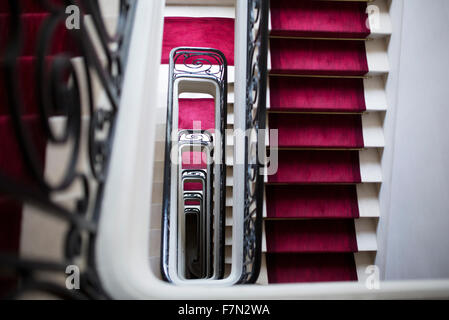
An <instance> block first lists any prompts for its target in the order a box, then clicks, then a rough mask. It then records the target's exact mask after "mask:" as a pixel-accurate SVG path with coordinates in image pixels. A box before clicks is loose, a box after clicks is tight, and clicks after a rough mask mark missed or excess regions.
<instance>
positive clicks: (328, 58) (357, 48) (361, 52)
mask: <svg viewBox="0 0 449 320" xmlns="http://www.w3.org/2000/svg"><path fill="white" fill-rule="evenodd" d="M270 49H271V51H270V54H271V68H270V69H271V73H272V74H288V75H320V76H365V75H366V74H367V73H368V72H369V68H368V61H367V55H366V47H365V42H363V41H335V40H314V39H271V40H270Z"/></svg>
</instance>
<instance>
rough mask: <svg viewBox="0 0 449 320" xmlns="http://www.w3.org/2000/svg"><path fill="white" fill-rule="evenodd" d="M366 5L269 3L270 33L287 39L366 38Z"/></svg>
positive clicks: (295, 0) (295, 1) (282, 0)
mask: <svg viewBox="0 0 449 320" xmlns="http://www.w3.org/2000/svg"><path fill="white" fill-rule="evenodd" d="M367 18H368V16H367V14H366V4H365V3H361V2H338V1H321V2H320V3H315V2H314V1H313V0H302V1H298V0H276V1H273V2H272V3H271V25H272V31H271V34H272V35H274V36H289V37H319V38H366V37H367V36H368V35H369V34H370V30H369V29H368V28H367V25H366V21H367Z"/></svg>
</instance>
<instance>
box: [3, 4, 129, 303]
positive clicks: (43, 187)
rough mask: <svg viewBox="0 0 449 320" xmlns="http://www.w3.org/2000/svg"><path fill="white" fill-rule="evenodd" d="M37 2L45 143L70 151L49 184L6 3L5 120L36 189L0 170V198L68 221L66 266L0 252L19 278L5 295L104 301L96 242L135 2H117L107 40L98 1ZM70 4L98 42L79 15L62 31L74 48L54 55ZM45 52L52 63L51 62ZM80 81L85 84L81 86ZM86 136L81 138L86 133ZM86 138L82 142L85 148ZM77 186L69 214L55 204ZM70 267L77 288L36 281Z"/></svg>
mask: <svg viewBox="0 0 449 320" xmlns="http://www.w3.org/2000/svg"><path fill="white" fill-rule="evenodd" d="M34 2H36V3H37V4H39V5H40V6H41V7H42V9H43V11H46V12H48V15H46V16H45V19H44V21H43V23H42V25H41V26H40V29H39V33H38V39H37V41H36V43H37V45H36V48H34V49H35V50H34V59H35V68H36V76H35V80H34V85H35V88H34V90H35V92H36V93H37V104H38V118H39V121H40V126H41V128H42V132H43V134H44V135H45V139H46V141H48V143H50V144H53V145H56V146H70V148H71V151H70V157H69V159H68V161H67V164H66V166H65V168H66V170H65V172H64V174H63V177H62V178H61V179H60V181H58V182H57V183H54V182H50V181H48V179H47V178H46V177H45V176H44V172H43V170H42V168H43V167H44V165H43V163H41V161H40V159H39V157H38V154H37V150H36V146H35V145H34V143H33V139H32V137H31V133H30V132H29V130H27V128H26V126H25V124H24V120H23V118H24V117H23V110H24V102H23V95H24V93H23V92H22V90H23V83H21V79H19V77H18V74H19V72H18V61H19V58H20V56H21V55H22V47H23V42H24V41H25V34H24V26H23V20H22V17H21V15H22V9H23V8H21V4H22V3H23V1H17V0H9V17H10V22H9V23H10V28H9V29H10V31H11V32H10V34H9V36H8V40H7V43H6V48H5V50H4V54H2V57H1V60H0V67H1V68H2V71H3V72H2V73H3V74H4V76H5V79H3V80H4V83H5V85H6V92H8V101H7V104H8V106H9V117H10V119H11V121H12V123H13V128H14V133H15V138H16V139H17V142H18V144H19V147H20V152H21V156H22V160H23V162H24V163H25V166H26V170H27V174H28V175H29V176H30V177H31V180H32V185H33V187H30V185H29V184H28V183H26V182H25V181H20V180H17V179H16V178H14V177H11V175H10V174H9V173H8V172H0V193H1V194H3V195H6V196H7V197H8V198H11V199H14V200H15V201H20V202H21V203H23V204H29V205H33V206H36V207H38V208H39V209H41V211H42V213H43V214H46V215H49V216H51V217H53V218H55V219H60V220H62V221H66V222H67V223H68V224H69V231H68V232H67V233H66V234H65V239H64V240H63V241H64V242H65V252H64V257H65V260H64V261H57V262H54V261H45V260H38V259H33V260H26V258H24V257H18V256H11V255H7V254H4V253H0V275H1V274H8V275H13V276H15V277H17V278H18V279H19V281H18V283H19V285H18V288H17V289H16V290H15V291H14V292H10V293H9V294H8V296H7V298H17V297H20V296H21V295H22V294H23V293H26V292H28V291H42V292H45V293H49V294H51V295H54V296H56V297H59V298H68V299H105V298H108V295H107V294H106V293H105V292H104V290H103V289H102V286H101V283H100V280H99V277H98V275H97V271H96V264H95V254H94V253H95V245H94V243H95V237H96V233H97V224H98V219H99V214H100V207H101V201H102V193H103V186H104V183H105V180H106V179H107V171H108V162H109V155H110V153H111V149H112V147H113V137H114V127H115V123H116V119H117V116H118V109H119V105H120V97H121V88H122V83H123V75H124V70H125V68H126V61H127V54H128V46H129V41H130V35H131V30H132V27H133V20H134V12H135V6H136V1H135V0H121V1H120V3H119V6H120V8H119V23H118V26H117V30H116V31H115V33H114V34H112V35H111V34H110V33H109V32H108V30H107V28H106V24H105V21H104V19H103V16H102V12H101V7H100V4H99V1H98V0H61V1H60V5H56V4H55V1H48V0H35V1H34ZM73 5H75V6H77V8H79V9H80V12H81V16H82V17H85V16H86V15H89V16H90V18H91V21H92V24H91V25H92V26H93V29H94V31H95V33H96V39H97V40H96V41H97V43H99V45H95V41H94V40H93V39H94V38H93V34H92V30H90V29H89V28H88V26H87V24H86V20H85V19H83V18H81V19H80V28H79V29H73V30H67V35H68V36H69V37H70V41H71V42H72V44H73V49H70V50H65V51H64V52H60V53H57V54H54V53H52V52H51V47H52V43H53V42H54V41H56V40H57V39H56V38H55V37H56V36H55V35H56V32H55V30H57V28H58V27H61V26H65V21H66V18H67V14H66V8H67V7H68V6H73ZM50 55H51V56H52V58H51V59H48V56H50ZM100 57H102V58H100ZM73 58H77V60H81V66H82V67H81V69H82V70H83V72H82V73H83V74H84V77H83V78H84V79H83V78H80V70H77V69H76V67H75V64H74V60H73ZM78 58H82V59H78ZM94 77H95V78H96V79H98V83H99V85H100V87H101V91H102V92H104V94H105V98H106V99H104V101H103V104H101V105H100V104H99V103H98V101H96V99H95V97H94V88H93V86H94ZM84 83H87V86H85V85H83V86H82V84H84ZM82 87H83V88H85V87H87V90H86V91H87V92H84V94H85V95H86V96H87V101H88V103H87V105H88V108H87V109H88V114H87V115H88V117H83V108H82V104H83V103H82V94H83V89H82ZM55 114H57V115H58V116H62V117H63V118H64V119H65V128H63V130H62V133H61V132H57V131H56V130H54V128H53V127H52V125H51V120H50V119H51V118H52V116H54V115H55ZM87 118H88V121H87V122H88V125H87V127H85V126H84V125H83V123H85V122H86V121H85V120H83V119H87ZM85 131H88V132H85ZM83 132H85V133H86V134H85V135H83ZM83 136H86V137H87V141H86V143H84V144H83V143H82V142H83ZM83 146H87V149H88V150H84V152H82V151H83V150H82V148H83ZM80 154H87V155H88V162H89V168H88V170H86V171H83V170H81V169H79V165H78V162H79V158H80ZM75 185H81V189H82V192H81V194H82V196H80V197H79V198H77V199H73V206H70V207H71V208H72V207H73V209H67V208H66V207H65V206H62V205H60V204H59V203H58V202H56V201H53V200H52V199H54V198H55V197H57V196H58V195H61V194H64V193H65V192H67V191H68V190H70V189H71V188H73V187H74V186H75ZM68 265H80V271H81V277H80V279H81V284H80V289H79V290H73V291H72V290H68V289H67V288H65V287H64V286H60V285H58V284H56V283H52V282H48V281H46V280H39V279H40V278H39V277H37V276H36V275H37V274H38V273H40V272H52V273H56V274H60V275H65V272H66V268H67V266H68Z"/></svg>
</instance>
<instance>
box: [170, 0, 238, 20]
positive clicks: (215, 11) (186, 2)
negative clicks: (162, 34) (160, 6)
mask: <svg viewBox="0 0 449 320" xmlns="http://www.w3.org/2000/svg"><path fill="white" fill-rule="evenodd" d="M227 1H228V2H230V3H229V4H225V3H224V2H225V1H224V0H202V1H193V0H177V1H173V0H168V1H166V6H165V12H164V16H165V17H191V18H232V19H234V18H235V8H234V1H235V0H227ZM231 3H232V5H231Z"/></svg>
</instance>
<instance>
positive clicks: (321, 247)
mask: <svg viewBox="0 0 449 320" xmlns="http://www.w3.org/2000/svg"><path fill="white" fill-rule="evenodd" d="M265 231H266V251H267V252H269V253H287V252H288V253H293V252H295V253H300V252H301V253H302V252H315V253H316V252H357V251H358V249H357V239H356V231H355V226H354V221H353V220H352V219H345V220H267V221H265Z"/></svg>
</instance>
